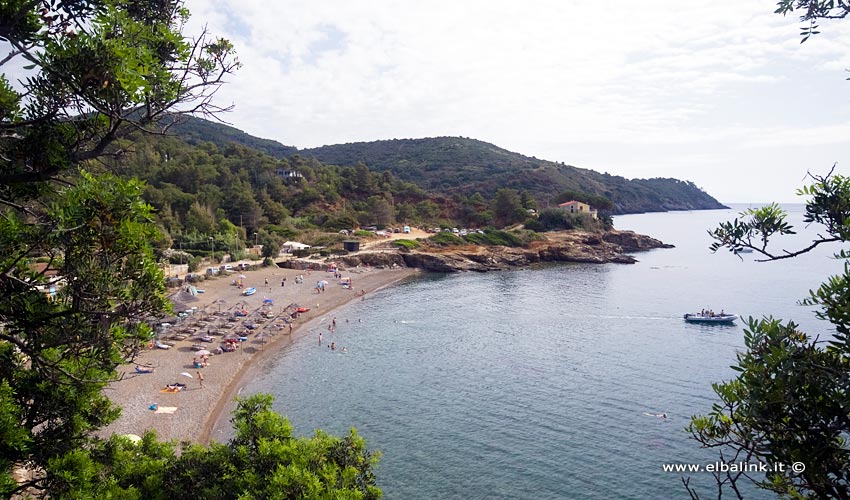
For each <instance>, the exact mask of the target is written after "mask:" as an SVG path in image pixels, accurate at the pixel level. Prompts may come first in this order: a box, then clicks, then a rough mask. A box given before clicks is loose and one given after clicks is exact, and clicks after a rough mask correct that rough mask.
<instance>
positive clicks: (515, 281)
mask: <svg viewBox="0 0 850 500" xmlns="http://www.w3.org/2000/svg"><path fill="white" fill-rule="evenodd" d="M743 208H746V205H745V206H735V207H734V209H733V210H727V211H696V212H677V213H663V214H645V215H629V216H621V217H617V218H616V220H615V225H616V227H617V228H619V229H632V230H635V231H637V232H640V233H644V234H648V235H651V236H654V237H656V238H659V239H661V240H662V241H664V242H666V243H672V244H674V245H676V248H674V249H665V250H654V251H651V252H647V253H640V254H637V255H636V256H637V258H638V259H639V260H640V262H639V263H637V264H635V265H617V264H606V265H585V264H577V265H550V266H545V267H539V268H534V269H529V270H518V271H506V272H497V273H489V274H454V275H427V276H424V277H421V278H417V279H414V280H411V281H408V282H405V283H402V284H399V285H397V286H393V287H391V288H389V289H386V290H382V291H380V292H377V293H373V294H371V295H370V296H369V297H368V299H367V300H365V301H362V302H354V303H352V304H350V305H349V306H347V307H345V308H343V309H340V310H337V311H336V312H335V316H336V318H337V332H336V333H335V334H334V335H328V334H327V331H326V327H327V323H328V322H329V321H330V319H331V318H330V317H328V318H325V320H324V323H323V324H322V325H321V327H318V328H317V329H316V330H315V331H313V332H310V333H309V334H307V335H305V336H303V337H301V338H300V339H299V340H296V341H295V342H294V343H293V344H292V345H291V346H290V347H288V348H287V349H286V350H285V351H284V352H283V353H282V356H281V357H280V358H279V359H277V360H276V361H274V362H272V363H270V364H268V365H267V366H266V367H265V368H264V370H263V373H262V374H261V376H259V377H258V378H257V379H256V380H254V381H252V382H251V384H249V387H248V390H247V391H246V392H248V393H252V392H269V393H272V394H274V395H275V397H276V403H275V404H276V409H277V410H278V411H280V412H281V413H283V414H285V415H287V416H288V417H289V419H290V420H291V421H292V423H293V425H294V426H295V429H296V432H297V433H299V434H302V435H309V434H311V433H312V432H313V429H315V428H323V429H326V430H329V431H331V432H334V433H344V432H346V431H347V429H348V428H349V427H350V426H354V427H356V428H357V429H358V430H359V432H360V433H361V435H363V436H364V437H365V438H366V440H367V443H368V446H369V448H370V449H376V450H380V451H381V452H382V453H383V458H382V460H381V462H380V466H379V468H378V471H377V472H378V476H379V481H380V486H381V487H382V488H383V490H384V492H385V498H388V499H437V498H458V499H477V498H500V499H520V498H522V499H548V498H553V499H555V498H598V499H608V498H627V499H628V498H634V499H646V498H687V494H686V492H685V491H684V489H683V487H682V485H681V479H680V475H679V474H675V473H665V472H663V471H662V469H661V465H662V464H663V463H674V462H675V463H687V462H695V463H708V462H711V461H713V460H714V459H715V455H714V454H713V453H712V452H709V451H706V450H700V449H699V448H698V447H697V445H696V443H695V442H694V441H692V440H691V439H689V436H688V434H687V433H686V432H685V431H684V430H683V429H684V428H685V426H686V425H687V424H688V421H689V418H690V417H691V415H694V414H697V413H705V412H707V411H708V410H709V409H710V407H711V404H712V402H714V401H715V397H714V396H713V392H712V390H711V383H712V382H715V381H720V380H722V379H726V378H729V377H731V376H732V374H733V373H734V372H733V371H732V370H731V369H730V368H729V365H730V364H732V362H733V361H734V359H735V352H736V350H737V349H740V348H741V346H742V342H743V341H742V338H743V336H742V328H741V322H740V321H739V322H738V325H737V326H735V327H722V326H720V327H718V326H698V325H690V324H685V323H684V322H683V321H682V314H683V313H685V312H688V311H698V310H699V309H701V308H704V307H706V308H707V307H711V308H713V309H714V310H715V311H719V310H720V309H725V310H726V311H727V312H735V313H738V314H740V315H743V316H749V315H753V316H757V317H760V316H762V315H773V316H776V317H781V318H785V319H794V320H795V321H797V322H798V323H800V324H801V325H802V327H803V329H804V330H805V331H808V332H810V333H821V334H822V335H825V334H828V333H829V329H828V328H829V325H828V324H826V323H824V322H821V321H819V320H817V319H815V317H814V314H813V312H812V310H811V309H809V308H804V307H801V306H798V305H796V301H797V300H799V299H801V298H803V297H804V296H805V295H806V294H807V291H808V290H809V289H811V288H815V287H817V286H818V285H819V284H820V283H821V282H822V281H823V280H824V279H825V278H826V276H827V275H830V274H836V273H838V272H840V270H841V266H842V264H841V262H838V261H835V260H833V259H830V258H829V256H830V255H831V253H832V251H835V250H837V248H836V247H833V248H831V249H824V250H819V251H818V252H816V253H813V254H809V255H806V256H804V257H801V258H798V259H790V260H787V261H783V262H773V263H755V262H753V257H752V256H751V255H750V256H745V257H744V261H743V262H742V261H741V260H740V259H738V258H737V257H734V256H732V255H731V254H728V253H726V252H725V251H724V252H721V253H718V254H711V253H710V252H709V251H708V246H709V244H710V239H709V238H708V236H707V234H706V229H707V228H709V227H713V226H714V225H715V224H716V223H717V222H719V221H723V220H731V219H732V218H733V217H734V216H735V215H736V214H737V212H738V211H740V210H741V209H743ZM787 208H789V209H790V210H791V211H792V214H791V217H790V219H791V222H793V223H795V225H797V226H798V228H799V229H801V230H802V229H803V228H802V227H800V224H799V223H800V222H801V220H802V206H789V207H787ZM803 233H804V234H802V235H800V236H798V237H796V243H797V244H798V245H800V244H802V243H805V242H806V241H808V239H811V238H812V237H813V235H814V229H813V228H812V229H810V230H808V231H803ZM789 245H791V244H790V243H789ZM791 246H793V245H791ZM791 246H788V248H789V249H790V248H791ZM320 330H324V331H325V336H324V340H325V343H328V342H330V341H331V340H333V341H334V342H335V343H336V345H337V346H338V348H337V350H336V351H335V352H331V351H330V350H329V349H328V348H327V347H320V346H319V344H318V340H317V334H318V332H319V331H320ZM339 346H346V347H347V348H348V352H345V353H343V352H341V350H340V349H339ZM661 412H665V413H666V414H667V415H668V417H669V418H667V419H666V420H665V419H661V418H657V417H653V416H647V415H645V413H661ZM694 481H695V482H697V483H699V484H702V485H704V486H706V487H703V492H704V493H705V494H710V493H711V490H710V489H709V488H707V485H709V484H710V483H711V478H710V477H709V476H708V475H707V474H697V475H696V477H695V478H694ZM756 497H763V498H764V497H767V498H769V496H765V495H757V496H756Z"/></svg>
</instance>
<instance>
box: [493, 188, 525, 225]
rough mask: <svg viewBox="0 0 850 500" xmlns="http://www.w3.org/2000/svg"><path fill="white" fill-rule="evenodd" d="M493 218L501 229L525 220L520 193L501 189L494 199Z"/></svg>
mask: <svg viewBox="0 0 850 500" xmlns="http://www.w3.org/2000/svg"><path fill="white" fill-rule="evenodd" d="M492 210H493V218H494V219H495V222H496V225H498V226H499V227H505V226H509V225H511V224H515V223H517V222H519V221H521V220H523V219H525V216H526V211H525V209H524V208H523V206H522V201H521V199H520V196H519V193H517V192H516V190H514V189H499V190H498V191H496V197H495V198H493V206H492Z"/></svg>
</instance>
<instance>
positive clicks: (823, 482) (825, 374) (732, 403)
mask: <svg viewBox="0 0 850 500" xmlns="http://www.w3.org/2000/svg"><path fill="white" fill-rule="evenodd" d="M777 12H778V13H782V14H787V13H792V12H799V13H800V14H801V20H802V21H803V22H804V23H805V24H806V27H805V28H803V30H802V37H803V38H802V40H803V41H805V40H806V39H807V38H808V37H810V36H811V35H814V34H816V33H817V24H816V23H817V21H818V20H819V19H825V18H837V19H840V18H844V17H846V16H848V15H850V4H847V3H846V2H831V1H816V0H796V1H792V0H783V1H781V2H779V8H778V9H777ZM811 179H812V180H813V181H814V182H813V183H812V184H811V185H809V186H806V187H804V188H803V189H801V190H800V191H799V193H798V194H800V195H801V196H805V197H807V198H808V200H807V203H806V213H805V217H804V221H805V222H806V223H807V224H808V223H816V224H821V225H823V227H824V228H825V229H824V230H823V232H822V233H821V234H818V236H817V238H815V239H814V240H813V241H812V243H811V244H810V245H809V246H807V247H805V248H802V249H800V250H798V251H792V252H785V251H783V252H773V251H771V250H770V249H769V248H768V242H770V241H771V240H774V239H776V237H778V236H782V235H784V234H793V233H794V228H793V227H791V226H790V225H789V224H788V223H787V222H786V220H785V217H786V214H785V213H784V212H783V211H782V210H781V208H780V207H779V206H778V205H775V204H774V205H768V206H765V207H762V208H758V209H750V210H747V211H745V212H742V213H741V214H740V217H739V218H738V219H735V220H734V221H731V222H726V223H723V224H721V225H720V226H719V227H717V228H715V229H713V230H711V231H710V234H711V236H712V238H714V240H715V243H714V244H713V245H712V247H711V249H712V250H719V249H721V248H727V249H729V250H730V251H732V252H735V253H737V252H739V251H740V250H741V249H745V248H748V249H752V250H753V252H754V253H757V254H759V255H761V256H762V257H763V259H762V260H767V261H773V260H778V259H786V258H793V257H795V256H797V255H800V254H802V253H805V252H808V251H810V250H812V249H813V248H815V247H817V246H818V245H821V244H824V243H834V242H838V243H847V242H848V241H850V229H848V228H850V178H848V177H845V176H841V175H833V174H832V172H830V173H829V174H827V175H826V176H823V177H821V176H816V175H811ZM835 257H836V258H837V259H841V260H844V261H845V263H844V272H843V273H842V274H839V275H837V276H832V277H830V278H829V279H827V281H826V282H825V283H823V284H822V285H821V286H820V287H819V288H818V289H817V290H812V291H810V292H809V297H808V298H806V299H804V300H803V301H802V303H803V304H804V305H810V306H818V307H819V308H820V310H819V311H818V312H817V315H818V317H819V318H820V319H823V320H825V321H828V322H829V323H830V325H831V327H832V328H833V329H834V333H832V335H831V336H829V335H825V336H823V337H820V336H817V335H816V336H814V337H812V336H810V335H808V334H806V333H804V332H801V331H799V329H798V326H797V325H796V324H795V323H793V322H790V321H789V322H783V321H781V320H779V319H774V318H771V317H768V318H763V319H760V320H757V319H754V318H749V320H748V321H747V328H746V330H745V331H744V343H745V346H746V351H745V352H742V353H740V354H738V360H737V363H736V364H735V365H734V366H733V367H732V368H734V369H735V370H736V371H737V372H739V375H738V376H737V378H735V379H733V380H730V381H726V382H722V383H718V384H715V385H714V391H715V392H716V393H717V396H718V397H719V401H718V402H717V403H716V404H714V405H713V407H712V410H711V412H710V413H708V414H707V415H703V416H697V417H694V418H693V420H692V422H691V425H690V426H689V429H688V430H689V431H690V432H691V433H692V434H693V436H694V438H695V439H696V440H697V441H698V442H699V443H701V444H702V445H703V446H705V447H711V448H713V449H717V450H719V452H720V460H722V461H725V462H727V463H737V462H741V461H743V462H750V463H755V462H762V463H767V464H770V465H773V464H781V465H782V466H784V467H785V468H784V469H783V470H781V471H777V472H772V473H768V474H766V475H765V476H764V478H761V477H758V476H756V477H751V476H748V475H744V474H738V473H718V474H716V475H715V479H716V482H717V484H718V489H717V491H718V498H720V496H721V495H722V493H723V491H724V490H726V492H727V493H729V492H730V490H731V493H733V494H736V496H737V497H738V498H743V497H742V495H741V493H740V487H741V486H742V484H741V483H745V482H750V481H753V482H755V484H756V485H757V486H758V487H760V488H763V489H767V490H770V491H773V492H776V493H777V494H778V495H779V496H780V497H781V498H798V499H847V498H850V441H848V439H850V264H848V262H847V259H850V253H848V252H846V251H845V250H841V251H839V252H838V253H837V254H836V255H835ZM795 463H796V464H802V465H803V466H804V468H805V470H801V469H800V468H799V465H798V466H797V468H793V467H792V464H795ZM685 484H686V486H688V482H687V480H686V481H685ZM688 491H689V493H690V494H691V498H698V495H697V492H696V491H694V490H693V489H692V488H689V489H688Z"/></svg>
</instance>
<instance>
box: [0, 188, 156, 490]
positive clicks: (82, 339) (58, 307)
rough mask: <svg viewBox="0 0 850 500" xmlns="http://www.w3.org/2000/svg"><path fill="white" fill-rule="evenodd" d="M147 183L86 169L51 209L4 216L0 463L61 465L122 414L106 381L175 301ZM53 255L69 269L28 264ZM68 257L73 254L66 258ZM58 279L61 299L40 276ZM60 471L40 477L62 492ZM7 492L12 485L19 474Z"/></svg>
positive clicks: (6, 466) (0, 239) (0, 237)
mask: <svg viewBox="0 0 850 500" xmlns="http://www.w3.org/2000/svg"><path fill="white" fill-rule="evenodd" d="M141 191H142V185H141V183H140V182H138V181H122V180H119V179H117V178H116V177H114V176H112V175H108V174H105V175H101V176H97V177H95V176H93V175H91V174H89V173H87V172H81V173H80V176H79V179H78V180H77V182H76V185H75V186H73V187H70V188H66V189H63V190H61V191H59V192H57V193H55V194H54V195H52V196H51V199H50V202H49V204H48V205H47V207H46V208H45V210H44V211H39V212H36V211H35V210H22V211H8V212H7V213H6V214H5V217H4V218H0V249H2V252H0V255H2V258H1V259H2V260H0V262H1V263H0V265H2V269H3V273H2V275H0V287H2V289H3V291H2V293H0V321H2V324H3V330H2V331H1V332H0V359H2V362H0V414H2V416H3V417H2V419H0V420H2V422H3V423H2V424H0V449H2V453H0V457H2V458H0V466H2V468H3V471H4V473H8V472H9V471H10V469H11V467H12V465H13V464H23V465H26V466H28V467H30V468H33V469H36V470H46V471H48V472H51V471H52V470H53V469H52V468H51V461H52V460H54V459H55V458H56V457H59V456H61V455H63V454H66V453H71V452H72V451H73V450H75V449H77V448H79V447H81V446H83V445H84V444H85V443H86V442H87V441H88V435H89V433H90V432H91V431H93V430H96V429H98V428H100V427H101V426H103V425H105V424H107V423H109V422H110V421H112V420H113V419H114V418H116V416H117V415H118V411H117V409H115V408H114V407H112V405H111V403H110V402H109V400H108V399H107V398H106V397H105V396H104V395H103V394H101V389H102V388H103V387H104V386H105V385H106V383H107V382H109V381H110V380H111V379H112V378H113V377H114V374H115V367H116V365H117V364H118V363H120V362H122V360H123V359H127V358H129V357H132V356H133V354H134V353H135V352H136V349H137V348H138V345H139V342H140V341H143V340H146V339H147V338H148V337H149V334H150V330H149V328H148V327H147V326H146V324H145V323H144V322H143V320H144V319H145V318H147V317H149V316H151V315H155V314H158V313H160V312H162V311H165V310H166V300H165V295H164V290H165V287H164V277H163V275H162V272H161V270H160V269H159V268H158V267H157V266H156V262H155V260H154V258H153V251H152V248H151V247H150V245H149V244H148V243H147V241H149V240H151V239H152V238H153V237H154V235H155V234H156V227H155V226H154V224H153V223H152V215H151V209H150V206H148V205H146V204H145V203H143V202H142V201H141V199H140V194H141ZM28 255H42V256H47V257H49V258H50V259H51V261H50V264H51V266H52V267H58V269H59V273H60V274H59V276H60V278H50V277H48V276H47V275H45V273H44V272H43V271H41V272H40V271H36V270H33V269H31V268H30V267H29V266H27V264H26V258H27V256H28ZM59 258H61V259H62V260H61V264H60V263H59ZM42 285H44V286H46V285H56V286H57V287H59V291H58V293H57V294H56V296H55V297H52V298H51V297H48V296H47V295H45V294H44V293H42V292H41V291H40V290H39V288H38V287H39V286H42ZM54 479H55V478H54V477H53V476H51V475H50V474H48V475H47V477H46V478H40V479H36V480H35V485H36V486H38V487H40V488H45V489H47V490H48V491H50V490H51V489H52V487H53V484H52V481H53V480H54ZM0 487H2V488H4V489H3V490H2V492H3V493H4V494H6V495H8V494H9V493H10V492H11V491H12V490H11V489H9V488H12V486H11V485H10V484H9V483H8V482H7V483H5V485H4V486H0Z"/></svg>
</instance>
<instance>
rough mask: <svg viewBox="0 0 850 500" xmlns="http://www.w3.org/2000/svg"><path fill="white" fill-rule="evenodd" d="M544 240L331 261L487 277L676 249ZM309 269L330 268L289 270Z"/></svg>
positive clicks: (640, 240) (382, 251) (595, 237)
mask: <svg viewBox="0 0 850 500" xmlns="http://www.w3.org/2000/svg"><path fill="white" fill-rule="evenodd" d="M545 238H546V239H545V240H541V241H535V242H533V243H531V244H530V245H529V246H528V247H527V248H511V247H502V246H484V245H465V246H450V247H429V246H428V245H427V244H423V245H422V246H421V247H419V248H418V249H415V250H409V249H406V248H405V249H402V250H399V249H396V248H391V247H389V246H387V245H382V246H379V247H376V248H375V249H373V251H369V250H366V251H361V252H357V253H354V254H350V255H345V256H342V257H339V258H333V259H330V260H333V261H336V262H342V263H343V264H344V265H345V266H347V267H356V266H371V267H378V268H391V267H411V268H417V269H423V270H425V271H432V272H438V273H451V272H459V271H475V272H487V271H498V270H504V269H513V268H518V267H525V266H528V265H530V264H534V263H538V262H582V263H591V264H603V263H607V262H613V263H617V264H633V263H635V262H637V259H635V258H634V257H633V256H631V255H628V254H627V252H638V251H646V250H650V249H653V248H672V246H673V245H667V244H665V243H662V242H661V241H659V240H657V239H655V238H651V237H649V236H645V235H642V234H637V233H635V232H633V231H614V230H612V231H608V232H606V233H588V232H583V231H561V232H551V233H546V234H545ZM308 265H312V266H313V268H314V269H315V268H317V267H319V268H321V267H322V265H327V264H322V265H318V266H317V265H316V263H311V262H307V261H292V262H291V263H290V264H289V266H290V267H297V268H302V269H306V267H307V266H308Z"/></svg>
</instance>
